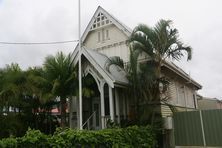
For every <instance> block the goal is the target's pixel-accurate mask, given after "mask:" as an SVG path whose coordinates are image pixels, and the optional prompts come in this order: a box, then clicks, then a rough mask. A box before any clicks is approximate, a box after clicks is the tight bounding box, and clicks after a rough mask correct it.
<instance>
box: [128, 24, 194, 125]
mask: <svg viewBox="0 0 222 148" xmlns="http://www.w3.org/2000/svg"><path fill="white" fill-rule="evenodd" d="M128 45H129V48H130V63H129V68H128V69H129V70H128V71H129V80H130V82H131V87H130V89H132V90H133V91H132V92H133V95H134V98H135V102H136V104H137V105H136V111H137V115H138V116H139V115H142V114H141V109H142V110H143V111H144V109H146V108H148V107H146V106H149V109H150V111H148V112H146V114H148V115H146V116H147V117H148V118H149V119H151V123H153V119H154V118H153V116H155V114H156V113H157V111H156V109H157V108H156V107H158V106H159V105H160V103H161V102H164V103H166V102H167V100H168V99H169V97H168V96H167V95H164V97H163V94H165V93H166V90H167V87H168V84H169V83H170V82H169V80H168V78H167V77H165V76H162V75H161V67H162V66H163V64H164V63H166V62H167V60H180V59H181V58H182V57H183V56H185V55H187V60H190V59H191V57H192V52H191V51H192V49H191V47H190V46H186V45H184V44H183V43H182V42H181V41H180V39H179V34H178V30H177V29H175V28H173V26H172V21H170V20H160V21H159V22H157V24H156V25H155V26H154V27H149V26H147V25H144V24H140V25H138V26H137V27H135V29H134V30H133V32H132V34H131V36H130V38H129V40H128ZM160 87H161V89H160ZM140 106H145V107H142V108H139V107H140ZM149 113H150V115H149ZM138 120H139V119H138Z"/></svg>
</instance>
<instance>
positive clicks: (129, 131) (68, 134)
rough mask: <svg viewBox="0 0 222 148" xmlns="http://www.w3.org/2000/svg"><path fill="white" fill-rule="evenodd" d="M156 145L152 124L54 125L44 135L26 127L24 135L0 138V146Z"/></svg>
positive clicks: (57, 147) (115, 147) (131, 146)
mask: <svg viewBox="0 0 222 148" xmlns="http://www.w3.org/2000/svg"><path fill="white" fill-rule="evenodd" d="M155 145H156V139H155V134H154V132H153V130H152V128H151V127H149V126H147V127H138V126H131V127H127V128H113V129H104V130H98V131H87V130H81V131H80V130H73V129H60V128H59V129H57V130H56V132H55V133H54V135H52V136H50V135H49V136H47V135H45V134H43V133H41V132H40V131H39V130H30V129H29V130H28V131H27V132H26V134H25V135H24V136H23V137H19V138H6V139H2V140H1V141H0V147H3V148H11V147H13V148H14V147H17V148H23V147H25V148H33V147H34V148H40V147H41V148H42V147H43V148H44V147H53V148H69V147H92V148H95V147H108V148H110V147H112V148H119V147H126V148H127V147H128V148H133V147H146V148H152V147H154V146H155Z"/></svg>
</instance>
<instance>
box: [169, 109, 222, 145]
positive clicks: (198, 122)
mask: <svg viewBox="0 0 222 148" xmlns="http://www.w3.org/2000/svg"><path fill="white" fill-rule="evenodd" d="M173 121H174V136H175V145H177V146H222V110H202V111H189V112H177V113H175V114H174V117H173Z"/></svg>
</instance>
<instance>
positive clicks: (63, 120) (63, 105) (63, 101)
mask: <svg viewBox="0 0 222 148" xmlns="http://www.w3.org/2000/svg"><path fill="white" fill-rule="evenodd" d="M60 105H61V127H62V128H64V127H65V126H66V98H65V97H62V98H61V101H60Z"/></svg>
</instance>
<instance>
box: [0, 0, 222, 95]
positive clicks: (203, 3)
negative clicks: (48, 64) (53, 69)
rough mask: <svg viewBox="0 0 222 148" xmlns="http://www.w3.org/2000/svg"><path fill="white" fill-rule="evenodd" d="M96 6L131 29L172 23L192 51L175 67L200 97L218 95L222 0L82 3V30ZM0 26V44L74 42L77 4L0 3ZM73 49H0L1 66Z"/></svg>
mask: <svg viewBox="0 0 222 148" xmlns="http://www.w3.org/2000/svg"><path fill="white" fill-rule="evenodd" d="M99 5H101V6H102V7H104V8H105V9H106V10H107V11H108V12H110V13H111V14H113V15H114V16H115V17H116V18H117V19H119V20H120V21H121V22H123V23H124V24H126V25H127V26H129V27H131V28H134V27H135V26H136V25H137V24H139V23H145V24H148V25H149V26H153V25H154V24H155V23H156V22H157V21H158V20H159V19H161V18H163V19H171V20H173V21H174V26H175V27H176V28H178V29H179V33H180V37H181V39H182V40H183V42H185V43H186V44H188V45H190V46H192V47H193V60H192V61H190V62H188V63H187V62H185V60H183V61H181V62H180V63H178V64H179V65H180V66H181V67H182V68H183V69H184V70H185V71H186V72H188V73H189V72H190V73H191V76H192V77H193V78H194V79H195V80H196V81H198V82H200V83H201V84H202V85H203V89H202V90H201V91H200V93H201V94H203V95H206V96H210V97H218V98H220V97H221V91H220V90H221V89H222V85H221V83H222V79H221V73H222V68H221V63H222V60H221V56H220V55H221V54H222V50H221V38H222V30H221V29H220V28H221V26H222V20H221V18H222V10H221V8H220V6H221V5H222V1H220V0H211V1H209V0H195V1H193V0H180V1H178V0H168V1H166V0H155V1H147V0H140V1H133V0H112V1H105V0H81V12H82V14H81V20H82V24H81V25H82V27H81V28H82V32H83V31H84V29H85V27H86V26H87V24H88V22H89V20H90V19H91V17H92V15H93V13H94V12H95V10H96V8H97V7H98V6H99ZM0 22H1V23H0V41H10V42H48V41H59V40H73V39H77V38H78V1H74V0H65V1H61V0H38V1H37V0H16V1H15V0H0ZM75 45H76V44H75V43H69V44H64V45H38V46H36V45H35V46H34V45H33V46H20V45H17V46H14V45H0V66H1V67H2V66H4V65H5V64H9V63H11V62H17V63H19V64H20V65H21V66H22V68H27V67H29V66H34V65H41V64H42V62H43V60H44V57H45V56H47V55H48V54H55V53H56V52H57V51H59V50H62V51H65V52H66V53H68V52H72V51H73V50H74V47H75Z"/></svg>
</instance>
